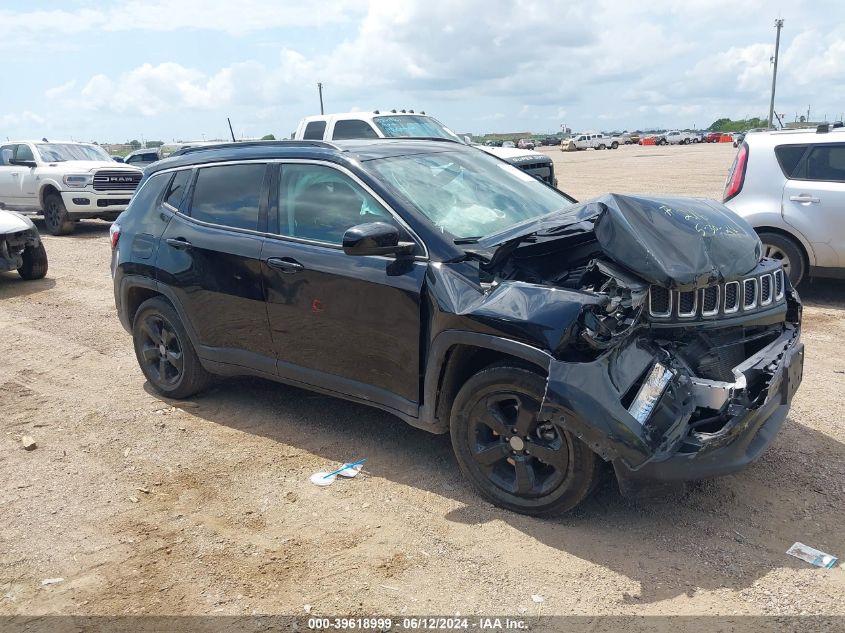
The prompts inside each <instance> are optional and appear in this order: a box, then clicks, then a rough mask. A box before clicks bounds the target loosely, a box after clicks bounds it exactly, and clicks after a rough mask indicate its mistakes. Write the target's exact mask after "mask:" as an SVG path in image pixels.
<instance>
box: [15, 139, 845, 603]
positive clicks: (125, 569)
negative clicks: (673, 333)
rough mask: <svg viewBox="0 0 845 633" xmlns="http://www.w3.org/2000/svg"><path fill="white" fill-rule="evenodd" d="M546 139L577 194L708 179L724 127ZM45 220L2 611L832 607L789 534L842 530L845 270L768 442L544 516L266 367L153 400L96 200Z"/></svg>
mask: <svg viewBox="0 0 845 633" xmlns="http://www.w3.org/2000/svg"><path fill="white" fill-rule="evenodd" d="M544 151H547V152H548V153H549V154H550V155H552V156H553V157H554V159H555V162H556V165H557V172H558V177H559V179H560V185H561V188H562V189H565V190H567V191H569V192H570V193H572V194H573V195H575V196H576V197H578V198H581V199H584V198H587V197H589V196H592V195H596V194H599V193H602V192H604V191H619V192H666V193H675V194H685V195H696V196H709V197H716V198H719V196H720V193H721V189H722V183H723V181H724V178H725V174H726V172H727V169H728V167H729V165H730V162H731V160H732V158H733V154H734V151H735V150H733V148H731V147H729V146H724V145H722V146H718V145H707V146H690V147H667V148H662V147H661V148H657V147H645V148H643V147H636V146H635V147H623V148H620V149H619V150H617V151H603V152H595V151H587V152H577V153H571V154H564V153H562V152H560V151H558V150H557V149H556V148H554V149H546V150H544ZM45 243H46V246H47V250H48V253H49V257H50V272H49V274H48V277H47V278H46V279H44V280H42V281H38V282H22V281H21V280H19V278H18V277H17V275H16V274H13V273H7V274H2V275H0V348H2V349H3V350H4V351H3V356H2V363H0V411H2V416H0V481H2V485H0V614H7V615H8V614H28V615H35V614H57V613H61V614H92V615H97V614H103V615H105V614H233V615H238V614H251V613H285V614H298V615H301V614H304V613H306V612H307V611H308V610H310V612H311V613H312V614H327V613H330V614H361V615H367V614H374V613H382V614H395V615H400V614H406V615H407V614H455V613H461V614H473V613H475V614H484V613H497V614H512V615H515V616H519V615H523V616H536V615H537V614H538V613H542V614H543V615H549V614H590V615H600V614H631V615H635V614H721V615H739V614H770V615H787V614H796V615H797V614H805V613H806V614H845V604H843V601H842V596H843V595H845V572H843V570H842V568H841V567H837V568H835V569H833V570H829V571H827V570H819V569H815V568H813V567H811V566H810V565H808V564H806V563H804V562H802V561H800V560H797V559H794V558H791V557H789V556H787V555H786V554H785V552H786V550H787V548H789V547H790V546H791V545H792V544H793V543H794V542H795V541H802V542H804V543H806V544H808V545H811V546H814V547H817V548H819V549H821V550H824V551H826V552H830V553H832V554H834V555H840V556H843V555H845V531H843V525H844V524H845V422H843V419H842V406H843V403H845V360H843V359H845V319H844V318H843V316H845V292H843V291H845V282H815V283H812V284H806V285H805V287H804V288H803V290H802V296H803V297H804V300H805V306H806V307H805V312H804V314H805V329H804V340H805V343H806V369H805V374H804V384H803V386H802V387H801V389H800V390H799V392H798V394H797V396H796V398H795V401H794V407H793V409H792V414H791V416H790V419H789V420H788V422H787V423H786V425H785V426H784V429H783V431H782V432H781V434H780V436H779V437H778V439H777V441H776V442H775V444H774V446H773V447H772V448H771V450H770V451H769V452H768V453H766V454H765V455H764V456H763V457H762V458H761V460H760V461H759V462H758V463H756V464H754V465H753V466H752V467H751V468H749V469H748V470H747V471H745V472H742V473H740V474H737V475H733V476H729V477H725V478H722V479H719V480H715V481H709V482H704V483H700V484H696V485H695V486H694V487H692V488H691V489H690V490H689V491H688V492H687V493H686V494H685V495H684V496H682V497H680V498H677V499H669V500H666V501H663V502H660V503H649V504H633V503H629V502H627V501H625V500H624V499H623V498H622V497H621V496H620V495H619V492H618V490H617V488H616V485H615V483H614V482H612V481H609V482H608V483H607V484H606V485H605V486H604V487H602V488H601V489H600V490H599V491H598V493H597V494H596V495H595V496H594V497H593V498H592V499H591V500H589V501H588V502H587V503H585V504H584V505H583V506H582V507H581V508H580V509H578V510H577V511H575V512H574V513H572V514H570V515H567V516H565V517H563V518H559V519H555V520H538V519H532V518H527V517H523V516H519V515H516V514H511V513H508V512H505V511H502V510H499V509H496V508H495V507H493V506H491V505H489V504H487V503H485V502H483V501H481V500H480V499H479V498H478V497H477V496H475V495H474V494H473V492H472V491H471V490H470V489H469V487H468V485H467V484H466V483H465V482H464V481H463V479H462V478H461V476H460V473H459V472H458V469H457V466H456V464H455V461H454V459H453V457H452V454H451V448H450V444H449V440H448V437H447V436H436V437H435V436H431V435H428V434H427V433H425V432H423V431H419V430H415V429H413V428H410V427H408V426H406V425H404V424H403V423H401V422H400V421H399V420H398V419H396V418H394V417H392V416H390V415H388V414H386V413H382V412H380V411H377V410H374V409H370V408H366V407H363V406H358V405H353V404H349V403H346V402H343V401H340V400H335V399H332V398H328V397H324V396H321V395H315V394H312V393H309V392H306V391H301V390H299V389H295V388H291V387H286V386H281V385H276V384H273V383H270V382H265V381H262V380H258V379H235V380H228V381H225V382H221V383H220V384H219V385H218V386H216V387H215V388H213V389H212V390H211V391H209V392H208V393H206V394H203V395H202V396H199V397H197V398H195V399H194V400H192V401H191V402H187V403H182V404H180V405H179V406H177V407H175V408H174V407H173V406H172V404H173V403H168V402H162V401H161V400H160V399H159V398H157V397H155V396H154V395H152V393H151V392H150V391H148V388H147V387H146V386H145V382H144V379H143V378H142V374H141V372H140V370H139V369H138V367H137V365H136V361H135V358H134V355H133V352H132V345H131V340H130V337H129V336H128V335H127V334H126V332H124V331H123V329H122V328H121V326H120V325H119V323H118V320H117V317H116V314H115V309H114V304H113V298H112V284H111V279H110V276H109V265H108V262H109V245H108V226H107V224H105V223H102V222H95V221H92V222H84V223H82V224H81V225H80V226H79V227H78V230H77V232H76V233H75V234H74V235H72V236H69V237H62V238H54V237H47V238H45ZM23 435H29V436H32V437H33V438H34V439H35V441H36V442H37V448H36V449H35V450H32V451H26V450H24V449H23V448H22V445H21V436H23ZM362 457H366V458H367V459H368V461H367V465H366V469H365V471H364V473H362V474H361V475H360V476H359V477H358V478H356V479H354V480H348V481H339V482H337V483H335V485H333V486H331V487H328V488H318V487H316V486H313V485H312V484H310V483H309V481H308V478H309V476H310V475H311V474H312V473H314V472H316V471H319V470H326V469H331V468H333V467H335V466H336V465H337V464H339V463H342V462H343V461H347V460H354V459H358V458H362ZM53 578H62V579H63V581H61V582H56V583H54V584H46V585H45V584H43V582H42V581H44V580H45V579H53ZM532 596H540V597H542V602H539V601H537V600H536V599H533V598H532ZM307 605H310V607H309V606H307Z"/></svg>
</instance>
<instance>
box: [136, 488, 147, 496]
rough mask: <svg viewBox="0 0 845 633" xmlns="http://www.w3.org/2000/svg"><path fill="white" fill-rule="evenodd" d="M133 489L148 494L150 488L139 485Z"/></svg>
mask: <svg viewBox="0 0 845 633" xmlns="http://www.w3.org/2000/svg"><path fill="white" fill-rule="evenodd" d="M135 490H137V491H138V492H143V493H144V494H145V495H148V494H150V489H149V488H140V487H139V488H135Z"/></svg>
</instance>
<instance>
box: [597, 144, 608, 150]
mask: <svg viewBox="0 0 845 633" xmlns="http://www.w3.org/2000/svg"><path fill="white" fill-rule="evenodd" d="M598 148H599V149H607V145H605V144H604V143H599V147H598Z"/></svg>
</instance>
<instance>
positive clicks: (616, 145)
mask: <svg viewBox="0 0 845 633" xmlns="http://www.w3.org/2000/svg"><path fill="white" fill-rule="evenodd" d="M618 148H619V143H617V142H616V141H613V142H612V143H611V144H610V149H618Z"/></svg>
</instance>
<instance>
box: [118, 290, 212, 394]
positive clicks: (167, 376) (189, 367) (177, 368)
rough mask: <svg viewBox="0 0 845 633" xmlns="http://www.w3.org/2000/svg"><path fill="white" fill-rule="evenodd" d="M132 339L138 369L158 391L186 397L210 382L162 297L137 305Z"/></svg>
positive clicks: (170, 308) (174, 313) (178, 320)
mask: <svg viewBox="0 0 845 633" xmlns="http://www.w3.org/2000/svg"><path fill="white" fill-rule="evenodd" d="M132 338H133V342H134V344H135V357H136V358H137V359H138V364H139V365H140V366H141V371H142V372H144V376H146V378H147V380H149V381H150V384H151V385H152V386H153V388H155V390H156V391H158V392H159V393H161V394H163V395H165V396H168V397H170V398H187V397H189V396H192V395H194V394H195V393H197V392H199V391H202V390H203V389H205V387H206V386H207V385H208V383H209V382H210V379H211V376H210V375H209V373H208V372H207V371H206V370H205V369H204V368H203V366H202V364H201V363H200V361H199V358H198V356H197V354H196V351H195V350H194V346H193V344H192V343H191V340H190V338H189V337H188V333H187V331H186V330H185V327H184V326H183V325H182V322H181V321H180V319H179V315H178V314H177V313H176V310H175V309H174V308H173V306H172V305H170V303H168V302H167V301H166V300H165V299H164V298H162V297H153V298H152V299H148V300H147V301H145V302H144V303H142V304H141V306H140V307H139V308H138V311H137V312H136V314H135V318H134V320H133V324H132Z"/></svg>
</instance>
